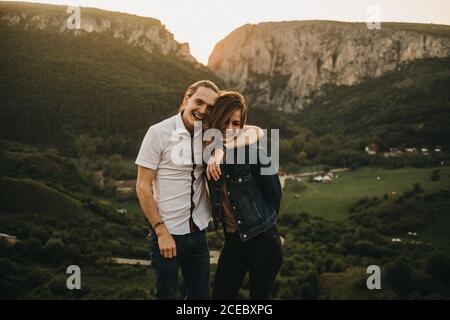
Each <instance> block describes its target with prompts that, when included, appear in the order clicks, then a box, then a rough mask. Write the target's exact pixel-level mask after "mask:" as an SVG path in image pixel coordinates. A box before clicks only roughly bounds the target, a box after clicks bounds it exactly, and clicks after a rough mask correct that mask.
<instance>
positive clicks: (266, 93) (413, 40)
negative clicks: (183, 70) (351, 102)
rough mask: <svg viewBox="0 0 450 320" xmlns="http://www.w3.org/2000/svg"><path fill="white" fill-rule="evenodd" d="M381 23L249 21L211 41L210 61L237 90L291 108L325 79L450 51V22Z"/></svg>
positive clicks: (356, 78)
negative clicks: (369, 25) (372, 25)
mask: <svg viewBox="0 0 450 320" xmlns="http://www.w3.org/2000/svg"><path fill="white" fill-rule="evenodd" d="M381 27H382V28H381V29H379V30H370V29H368V28H367V26H366V24H365V23H344V22H333V21H292V22H267V23H260V24H258V25H250V24H247V25H244V26H242V27H240V28H238V29H236V30H234V31H233V32H232V33H230V34H229V35H228V36H227V37H226V38H225V39H223V40H221V41H220V42H219V43H218V44H217V45H216V46H215V48H214V50H213V52H212V54H211V55H210V57H209V61H208V67H209V68H210V69H211V70H212V71H214V72H215V73H216V74H217V75H218V76H220V77H221V78H222V79H224V80H225V81H226V82H227V83H228V84H229V85H232V86H237V88H238V89H240V90H243V91H244V92H245V93H246V94H247V97H248V99H249V100H250V102H251V104H252V105H253V106H255V107H258V106H270V107H276V108H278V109H279V110H284V111H286V112H293V111H297V110H301V109H303V108H304V107H305V106H306V105H307V104H308V102H310V100H311V98H312V97H313V96H314V95H316V94H320V89H321V87H322V86H323V85H326V84H335V85H353V84H356V83H359V82H361V81H364V80H365V79H370V78H373V77H377V76H380V75H382V74H384V73H385V72H387V71H390V70H394V69H395V68H397V67H398V66H399V65H401V64H402V63H404V62H407V61H412V60H415V59H423V58H429V57H446V56H449V55H450V26H432V25H418V24H397V23H385V24H381ZM433 28H435V29H433ZM436 28H437V29H438V31H439V32H436V31H437V30H436Z"/></svg>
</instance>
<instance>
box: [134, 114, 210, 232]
mask: <svg viewBox="0 0 450 320" xmlns="http://www.w3.org/2000/svg"><path fill="white" fill-rule="evenodd" d="M198 135H200V137H198ZM191 139H194V140H192V141H191ZM198 139H200V140H198ZM201 139H202V138H201V131H199V132H198V133H196V134H195V136H193V137H191V134H190V133H189V131H188V130H187V129H186V127H185V126H184V123H183V120H182V119H181V113H178V114H177V115H175V116H173V117H171V118H168V119H166V120H164V121H162V122H160V123H157V124H155V125H153V126H151V127H150V128H149V129H148V131H147V134H146V135H145V137H144V140H143V141H142V145H141V148H140V150H139V154H138V156H137V159H136V161H135V163H136V164H137V165H139V166H142V167H145V168H149V169H153V170H156V173H155V179H154V181H153V196H154V198H155V201H156V204H157V206H158V209H159V214H160V215H161V218H162V220H163V221H164V224H165V225H166V227H167V229H168V230H169V232H170V233H171V234H176V235H182V234H187V233H189V232H190V227H189V218H190V216H191V210H192V219H193V221H194V223H195V224H196V226H197V227H198V228H199V229H200V230H203V229H204V228H206V227H207V226H208V223H209V221H210V217H211V207H210V204H209V200H208V197H207V193H206V189H205V186H204V182H203V164H202V163H201V161H195V162H198V163H196V164H195V167H194V166H193V161H192V156H193V155H194V157H195V159H201V157H202V147H201V143H200V145H199V144H197V145H196V146H197V148H194V147H193V141H197V142H198V141H201ZM193 152H194V154H193Z"/></svg>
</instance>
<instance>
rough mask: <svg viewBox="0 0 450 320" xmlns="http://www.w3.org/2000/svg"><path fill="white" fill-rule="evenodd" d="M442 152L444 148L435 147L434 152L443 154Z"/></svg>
mask: <svg viewBox="0 0 450 320" xmlns="http://www.w3.org/2000/svg"><path fill="white" fill-rule="evenodd" d="M441 151H442V147H441V146H436V147H434V152H441Z"/></svg>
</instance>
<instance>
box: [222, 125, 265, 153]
mask: <svg viewBox="0 0 450 320" xmlns="http://www.w3.org/2000/svg"><path fill="white" fill-rule="evenodd" d="M262 137H264V131H263V129H261V128H260V127H258V126H252V125H248V124H246V125H244V128H242V129H241V130H239V131H238V134H237V135H230V139H227V141H226V142H225V148H226V149H229V148H239V147H244V146H247V145H250V144H253V143H255V142H257V141H259V140H260V139H261V138H262Z"/></svg>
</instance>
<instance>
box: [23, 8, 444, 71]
mask: <svg viewBox="0 0 450 320" xmlns="http://www.w3.org/2000/svg"><path fill="white" fill-rule="evenodd" d="M28 2H40V3H52V4H63V5H76V6H81V7H83V6H84V7H95V8H100V9H105V10H111V11H120V12H127V13H132V14H137V15H140V16H146V17H153V18H157V19H159V20H161V22H162V23H163V24H164V25H165V26H166V28H167V29H169V31H170V32H172V33H173V34H174V36H175V39H176V40H177V41H179V42H188V43H189V45H190V48H191V53H192V55H193V56H194V57H196V58H197V59H198V60H199V61H200V62H202V63H205V64H206V63H207V61H208V56H209V54H210V53H211V51H212V49H213V48H214V45H215V44H216V43H217V42H218V41H219V40H221V39H223V38H224V37H225V36H226V35H227V34H229V33H230V32H231V31H233V30H234V29H235V28H237V27H239V26H241V25H243V24H246V23H258V22H262V21H282V20H313V19H314V20H339V21H361V22H366V21H368V19H369V17H370V15H371V14H370V13H368V12H367V9H368V7H369V6H371V5H376V6H378V7H379V8H380V17H381V21H396V22H421V23H435V24H446V25H450V0H271V1H269V0H226V1H223V0H111V1H95V0H40V1H28ZM82 15H83V12H82V11H81V16H82Z"/></svg>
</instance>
